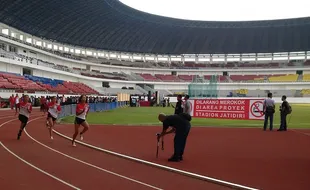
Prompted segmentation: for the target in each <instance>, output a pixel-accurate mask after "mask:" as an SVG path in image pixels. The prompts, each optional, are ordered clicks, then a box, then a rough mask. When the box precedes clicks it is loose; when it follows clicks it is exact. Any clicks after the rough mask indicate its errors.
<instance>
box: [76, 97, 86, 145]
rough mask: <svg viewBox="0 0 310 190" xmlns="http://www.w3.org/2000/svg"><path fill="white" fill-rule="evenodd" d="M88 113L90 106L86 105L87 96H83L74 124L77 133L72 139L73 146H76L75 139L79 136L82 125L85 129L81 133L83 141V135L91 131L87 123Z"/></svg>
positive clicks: (77, 108)
mask: <svg viewBox="0 0 310 190" xmlns="http://www.w3.org/2000/svg"><path fill="white" fill-rule="evenodd" d="M88 111H89V105H88V104H87V103H86V96H85V95H82V96H81V97H80V98H79V103H78V104H77V105H76V117H75V122H74V128H75V132H74V134H73V138H72V146H76V145H75V139H76V137H77V135H78V134H79V127H80V126H81V125H82V126H83V127H84V129H83V131H82V132H81V133H80V138H81V140H83V134H84V133H85V132H86V131H87V130H88V129H89V125H88V123H87V121H86V116H87V114H88Z"/></svg>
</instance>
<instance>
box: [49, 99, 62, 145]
mask: <svg viewBox="0 0 310 190" xmlns="http://www.w3.org/2000/svg"><path fill="white" fill-rule="evenodd" d="M47 109H48V111H47V118H46V121H47V122H46V124H47V127H48V128H49V134H50V138H51V139H52V140H53V127H54V126H55V124H56V120H57V118H58V114H59V113H60V111H61V107H60V105H59V104H57V102H56V97H55V96H53V97H52V98H51V101H50V102H49V103H48V104H47Z"/></svg>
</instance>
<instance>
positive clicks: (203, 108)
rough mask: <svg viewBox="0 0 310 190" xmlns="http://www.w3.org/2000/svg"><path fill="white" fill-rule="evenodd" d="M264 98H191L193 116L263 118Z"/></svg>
mask: <svg viewBox="0 0 310 190" xmlns="http://www.w3.org/2000/svg"><path fill="white" fill-rule="evenodd" d="M263 102H264V99H195V100H190V103H191V105H192V109H191V112H192V116H193V117H198V118H218V119H240V120H263V119H264V114H263Z"/></svg>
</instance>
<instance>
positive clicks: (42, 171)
mask: <svg viewBox="0 0 310 190" xmlns="http://www.w3.org/2000/svg"><path fill="white" fill-rule="evenodd" d="M14 120H17V119H12V120H9V121H7V122H5V123H2V124H1V125H0V127H2V126H3V125H5V124H7V123H10V122H12V121H14ZM0 145H1V146H2V147H3V148H4V149H5V150H6V151H8V152H9V153H10V154H12V155H13V156H14V157H16V158H17V159H19V160H20V161H22V162H24V163H25V164H27V165H29V166H30V167H32V168H34V169H36V170H37V171H39V172H41V173H43V174H45V175H47V176H49V177H51V178H53V179H55V180H57V181H59V182H61V183H63V184H65V185H67V186H69V187H71V188H73V189H76V190H81V189H80V188H78V187H75V186H74V185H72V184H70V183H68V182H65V181H64V180H62V179H59V178H58V177H56V176H54V175H52V174H50V173H48V172H46V171H44V170H42V169H40V168H39V167H36V166H35V165H33V164H31V163H30V162H27V161H26V160H24V159H22V158H21V157H19V156H18V155H16V154H15V153H14V152H12V151H11V150H10V149H9V148H7V147H6V146H5V145H4V144H3V143H2V142H1V141H0Z"/></svg>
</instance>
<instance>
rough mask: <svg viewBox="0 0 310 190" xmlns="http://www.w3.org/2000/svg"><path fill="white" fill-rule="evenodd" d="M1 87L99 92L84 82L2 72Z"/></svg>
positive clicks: (85, 92) (29, 90)
mask: <svg viewBox="0 0 310 190" xmlns="http://www.w3.org/2000/svg"><path fill="white" fill-rule="evenodd" d="M0 88H2V89H11V90H21V91H27V92H28V93H29V92H35V91H41V92H42V91H49V92H56V93H60V94H72V93H78V94H99V93H98V92H97V91H95V90H94V89H92V88H90V87H89V86H87V85H85V84H83V83H76V82H64V81H62V80H53V79H49V78H44V77H37V76H32V75H25V76H21V75H18V74H12V73H0Z"/></svg>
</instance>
